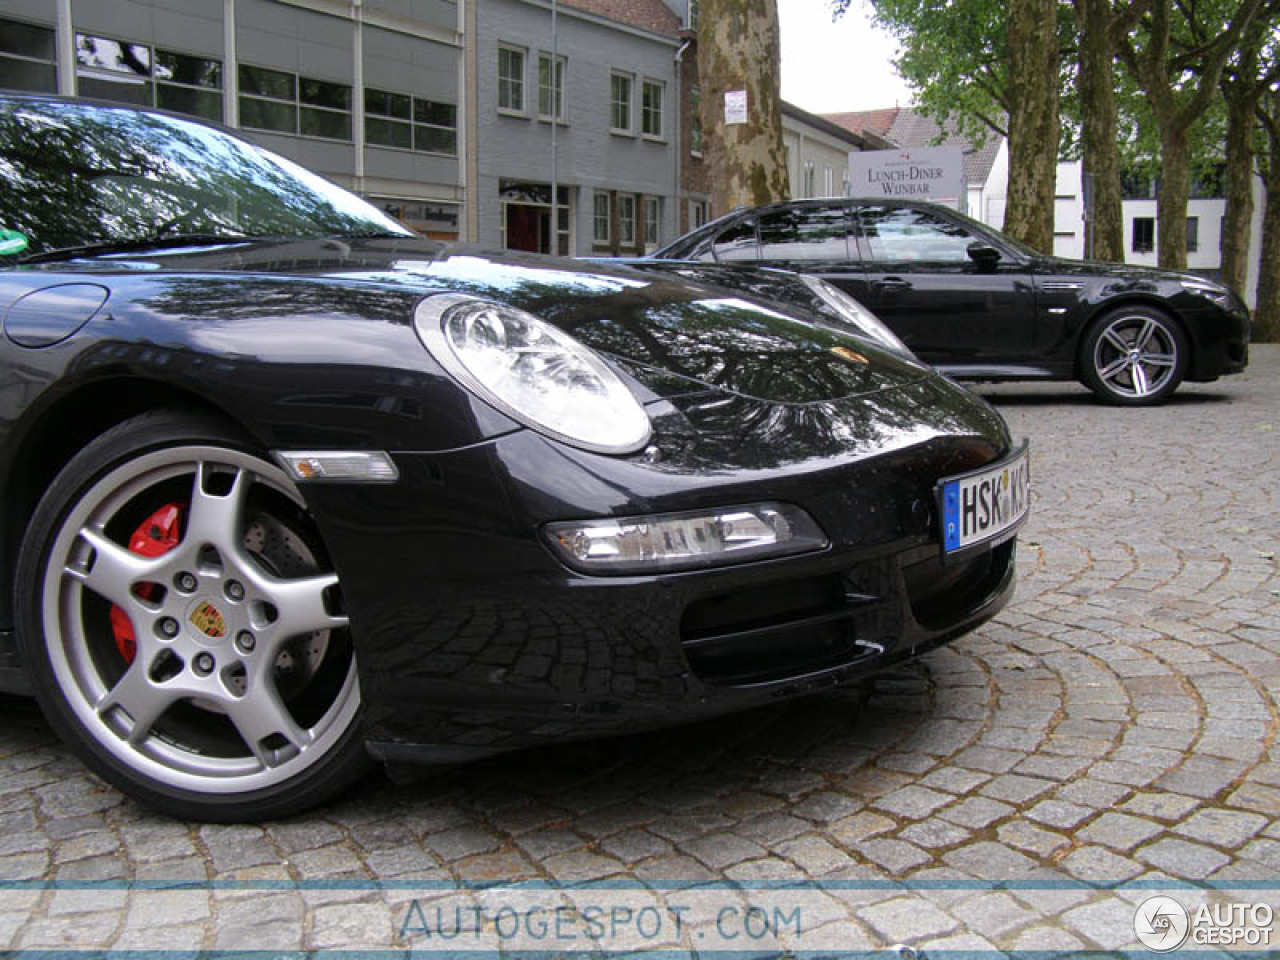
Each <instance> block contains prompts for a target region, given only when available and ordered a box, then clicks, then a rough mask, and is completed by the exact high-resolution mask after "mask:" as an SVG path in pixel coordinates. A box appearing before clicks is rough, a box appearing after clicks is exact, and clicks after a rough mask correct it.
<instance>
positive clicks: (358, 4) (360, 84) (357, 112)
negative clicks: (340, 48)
mask: <svg viewBox="0 0 1280 960" xmlns="http://www.w3.org/2000/svg"><path fill="white" fill-rule="evenodd" d="M351 21H352V25H353V26H354V30H353V35H352V42H351V59H352V64H351V74H352V77H351V80H352V83H351V97H352V100H353V102H352V104H351V126H352V128H353V129H352V131H351V133H352V137H351V142H352V145H353V146H354V147H355V161H356V162H355V176H356V193H358V194H360V196H362V197H363V196H364V195H365V192H364V144H365V140H364V7H363V6H362V0H351Z"/></svg>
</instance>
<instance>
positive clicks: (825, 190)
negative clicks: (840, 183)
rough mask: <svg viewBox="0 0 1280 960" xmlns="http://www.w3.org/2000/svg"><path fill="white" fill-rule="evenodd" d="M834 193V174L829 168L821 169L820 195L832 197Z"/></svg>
mask: <svg viewBox="0 0 1280 960" xmlns="http://www.w3.org/2000/svg"><path fill="white" fill-rule="evenodd" d="M835 192H836V172H835V171H834V170H832V169H831V168H830V167H823V168H822V195H823V196H824V197H833V196H835Z"/></svg>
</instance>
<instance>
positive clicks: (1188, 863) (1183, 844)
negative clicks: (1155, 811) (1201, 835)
mask: <svg viewBox="0 0 1280 960" xmlns="http://www.w3.org/2000/svg"><path fill="white" fill-rule="evenodd" d="M1135 856H1136V857H1137V858H1138V859H1139V860H1141V861H1143V862H1144V863H1149V864H1151V865H1152V866H1153V867H1155V868H1157V869H1159V870H1163V871H1165V872H1166V873H1168V874H1170V875H1171V876H1174V877H1180V878H1183V879H1186V880H1202V879H1204V878H1205V877H1207V876H1208V875H1209V874H1211V873H1213V872H1214V871H1215V870H1218V869H1220V868H1221V867H1223V866H1224V865H1225V864H1226V863H1228V862H1229V861H1230V860H1231V858H1230V857H1228V856H1227V855H1226V854H1223V853H1219V852H1218V851H1217V850H1214V849H1213V848H1211V847H1206V846H1203V845H1202V844H1198V843H1188V842H1187V841H1185V840H1179V839H1176V838H1174V837H1166V838H1164V839H1163V840H1157V841H1156V842H1155V843H1152V844H1149V845H1148V846H1145V847H1142V848H1141V849H1139V850H1138V852H1137V853H1136V854H1135Z"/></svg>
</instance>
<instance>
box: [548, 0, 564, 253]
mask: <svg viewBox="0 0 1280 960" xmlns="http://www.w3.org/2000/svg"><path fill="white" fill-rule="evenodd" d="M558 12H559V8H558V7H557V4H556V0H551V252H552V253H554V254H557V255H558V254H559V253H560V203H559V200H560V196H559V194H560V171H559V169H558V167H557V161H558V160H559V155H558V153H557V143H556V133H557V130H558V128H559V126H560V97H561V96H563V91H561V89H560V85H559V83H557V81H558V80H559V77H560V38H559V36H558V35H557V33H556V30H557V29H558V27H559V22H558V20H557V14H558Z"/></svg>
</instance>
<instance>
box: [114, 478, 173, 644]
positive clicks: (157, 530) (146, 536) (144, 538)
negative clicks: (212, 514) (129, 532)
mask: <svg viewBox="0 0 1280 960" xmlns="http://www.w3.org/2000/svg"><path fill="white" fill-rule="evenodd" d="M181 519H182V506H181V505H180V504H177V503H168V504H165V505H164V506H163V507H161V508H160V509H159V510H157V511H156V512H155V513H153V514H151V516H149V517H147V519H145V520H143V521H142V523H141V524H139V526H138V529H137V530H134V531H133V536H131V537H130V538H129V552H130V553H137V554H141V555H142V556H144V557H158V556H160V555H162V554H165V553H168V552H169V551H170V550H172V549H173V548H174V547H176V546H177V545H178V541H179V540H180V539H181V531H180V530H179V522H180V520H181ZM153 590H154V587H153V586H152V585H151V584H149V583H146V584H143V585H142V586H140V587H139V588H138V596H139V597H140V598H142V599H143V600H146V599H147V598H149V597H150V596H151V593H152V591H153ZM111 632H112V633H113V634H115V638H116V649H117V650H119V651H120V656H122V657H124V662H125V663H133V658H134V656H136V655H137V652H138V638H137V636H136V635H135V634H134V632H133V621H131V620H130V619H129V615H128V614H127V613H125V612H124V611H123V610H121V609H120V608H119V607H117V606H114V605H113V606H112V607H111Z"/></svg>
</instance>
